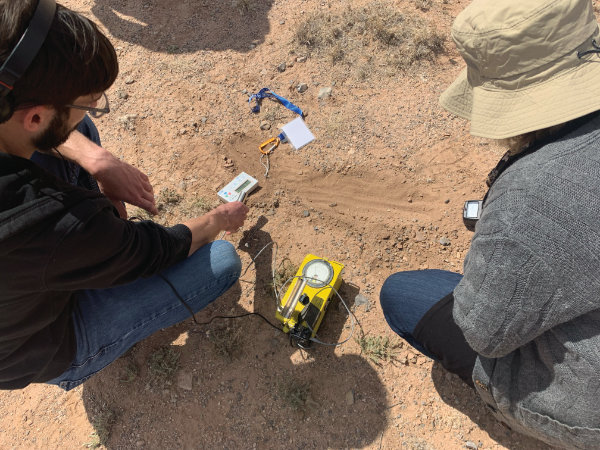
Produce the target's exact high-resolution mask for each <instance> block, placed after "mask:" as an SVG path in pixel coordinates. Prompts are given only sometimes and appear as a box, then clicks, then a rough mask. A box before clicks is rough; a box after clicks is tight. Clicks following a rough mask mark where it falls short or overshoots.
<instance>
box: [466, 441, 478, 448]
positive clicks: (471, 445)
mask: <svg viewBox="0 0 600 450" xmlns="http://www.w3.org/2000/svg"><path fill="white" fill-rule="evenodd" d="M465 447H466V448H468V449H471V450H477V444H476V443H475V442H472V441H467V442H465Z"/></svg>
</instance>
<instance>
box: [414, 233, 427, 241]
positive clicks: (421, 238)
mask: <svg viewBox="0 0 600 450" xmlns="http://www.w3.org/2000/svg"><path fill="white" fill-rule="evenodd" d="M425 239H426V237H425V235H424V234H423V233H417V234H416V235H415V242H423V241H424V240H425Z"/></svg>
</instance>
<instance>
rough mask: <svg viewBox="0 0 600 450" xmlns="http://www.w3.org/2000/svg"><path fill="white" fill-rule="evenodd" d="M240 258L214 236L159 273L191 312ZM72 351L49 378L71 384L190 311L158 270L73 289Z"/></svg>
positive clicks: (223, 283) (235, 273) (224, 281)
mask: <svg viewBox="0 0 600 450" xmlns="http://www.w3.org/2000/svg"><path fill="white" fill-rule="evenodd" d="M240 272H241V262H240V258H239V256H238V255H237V253H236V251H235V248H234V246H233V245H231V243H229V242H227V241H215V242H212V243H210V244H208V245H205V246H203V247H201V248H199V249H198V250H197V251H196V252H195V253H194V254H193V255H192V256H190V257H189V258H187V259H186V260H184V261H181V262H180V263H178V264H175V265H174V266H172V267H169V268H168V269H166V270H164V271H163V272H162V273H161V275H162V276H164V277H165V278H166V279H167V280H169V281H170V282H171V284H172V285H173V286H174V287H175V289H177V292H178V293H179V295H181V297H182V298H183V299H184V300H185V302H186V303H187V304H188V305H189V306H190V307H191V309H192V310H193V311H194V312H198V311H200V310H201V309H203V308H205V307H206V306H208V305H209V304H210V303H211V302H213V301H214V300H216V299H217V298H218V297H219V296H221V295H222V294H223V293H224V292H225V291H227V290H228V289H229V288H230V287H231V286H232V285H233V284H234V283H235V282H236V281H237V279H238V278H239V276H240ZM75 300H76V301H75V307H74V310H73V322H74V326H75V338H76V342H77V353H76V355H75V359H74V360H73V362H72V363H71V367H70V368H69V369H68V370H67V371H66V372H64V373H63V374H62V375H60V376H59V377H57V378H55V379H53V380H51V381H49V382H48V383H50V384H56V385H58V386H60V387H61V388H63V389H65V390H67V391H68V390H70V389H73V388H74V387H76V386H78V385H79V384H81V383H83V382H84V381H85V380H87V379H88V378H90V377H91V376H92V375H94V374H95V373H96V372H98V371H100V370H101V369H103V368H104V367H106V366H108V365H109V364H110V363H111V362H113V361H114V360H116V359H117V358H118V357H119V356H121V355H122V354H123V353H125V352H126V351H127V350H128V349H129V348H131V347H132V346H133V345H134V344H136V343H137V342H139V341H141V340H142V339H145V338H147V337H148V336H150V335H151V334H153V333H154V332H155V331H158V330H161V329H163V328H166V327H169V326H171V325H175V324H176V323H178V322H181V321H182V320H185V319H186V318H188V317H190V313H189V312H188V310H187V309H186V308H185V306H184V305H183V304H182V303H181V301H180V300H179V299H178V298H177V296H176V295H175V293H174V292H173V290H172V289H171V287H170V286H169V285H168V283H167V282H166V281H165V280H163V279H162V278H161V277H160V276H157V275H155V276H153V277H151V278H145V279H139V280H137V281H135V282H133V283H130V284H126V285H123V286H118V287H114V288H108V289H89V290H83V291H79V292H77V293H76V294H75Z"/></svg>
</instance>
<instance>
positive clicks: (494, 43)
mask: <svg viewBox="0 0 600 450" xmlns="http://www.w3.org/2000/svg"><path fill="white" fill-rule="evenodd" d="M452 38H453V39H454V41H455V43H456V45H457V48H458V50H459V52H460V53H461V55H462V56H463V58H464V60H465V62H466V63H467V67H466V68H465V69H464V70H463V71H462V72H461V73H460V75H459V76H458V78H457V79H456V80H455V81H454V83H452V84H451V85H450V87H448V89H447V90H446V91H445V92H444V93H443V94H442V96H441V97H440V104H441V105H442V106H443V107H444V108H446V109H447V110H448V111H450V112H452V113H454V114H456V115H458V116H460V117H463V118H465V119H468V120H470V121H471V134H473V135H475V136H482V137H488V138H492V139H502V138H506V137H511V136H517V135H519V134H523V133H526V132H529V131H533V130H540V129H543V128H547V127H550V126H553V125H557V124H560V123H564V122H568V121H569V120H572V119H575V118H577V117H581V116H584V115H586V114H588V113H590V112H593V111H596V110H599V109H600V89H598V86H599V83H600V57H599V55H598V53H600V47H598V46H599V45H600V30H599V29H598V23H597V22H596V19H595V17H594V13H593V8H592V3H591V1H590V0H550V1H538V0H495V1H493V2H492V1H489V0H474V1H473V2H472V3H471V4H470V5H469V6H468V7H467V8H466V9H465V10H463V11H462V12H461V13H460V14H459V15H458V16H457V18H456V20H455V21H454V24H453V26H452Z"/></svg>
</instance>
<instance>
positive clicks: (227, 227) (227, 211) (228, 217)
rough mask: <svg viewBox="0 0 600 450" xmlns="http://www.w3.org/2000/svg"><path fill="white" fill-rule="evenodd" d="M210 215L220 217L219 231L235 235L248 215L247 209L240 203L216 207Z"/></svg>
mask: <svg viewBox="0 0 600 450" xmlns="http://www.w3.org/2000/svg"><path fill="white" fill-rule="evenodd" d="M211 213H213V214H218V215H220V216H221V217H222V225H221V230H220V231H227V232H228V233H235V232H236V231H237V230H238V229H239V228H241V227H242V226H243V225H244V221H245V220H246V215H247V214H248V207H247V206H246V205H244V204H243V203H242V202H230V203H224V204H222V205H219V206H217V207H216V208H215V209H213V210H212V211H211ZM209 214H210V213H209Z"/></svg>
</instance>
